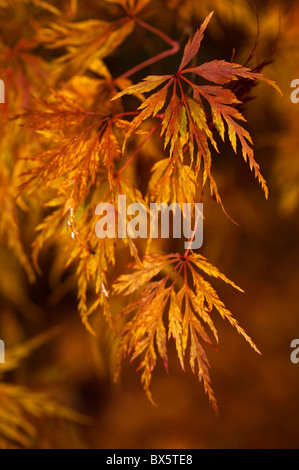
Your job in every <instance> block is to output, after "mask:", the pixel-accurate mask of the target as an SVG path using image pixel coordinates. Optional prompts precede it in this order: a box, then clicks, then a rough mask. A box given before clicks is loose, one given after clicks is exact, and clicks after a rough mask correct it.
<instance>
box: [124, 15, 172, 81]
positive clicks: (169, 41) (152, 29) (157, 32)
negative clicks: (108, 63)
mask: <svg viewBox="0 0 299 470" xmlns="http://www.w3.org/2000/svg"><path fill="white" fill-rule="evenodd" d="M135 21H136V23H137V24H139V26H141V27H142V28H144V29H146V30H148V31H150V32H151V33H153V34H155V35H156V36H159V37H160V38H161V39H163V41H165V42H166V43H167V44H169V45H170V46H171V49H168V50H167V51H164V52H161V53H160V54H158V55H156V56H154V57H151V58H150V59H147V60H145V61H144V62H141V63H140V64H138V65H136V66H135V67H133V68H131V69H130V70H128V71H127V72H125V73H123V74H122V75H120V76H119V77H118V78H117V79H120V78H128V77H130V76H131V75H133V74H134V73H137V72H139V70H142V69H143V68H145V67H149V66H150V65H152V64H155V63H156V62H158V61H160V60H162V59H165V58H166V57H168V56H170V55H173V54H176V53H177V52H178V51H179V49H180V46H179V43H178V42H177V41H174V40H173V39H171V38H170V37H169V36H167V34H165V33H163V32H162V31H160V30H159V29H157V28H155V27H154V26H151V25H149V24H147V23H145V22H144V21H142V20H141V19H140V18H137V17H135ZM117 79H116V80H117Z"/></svg>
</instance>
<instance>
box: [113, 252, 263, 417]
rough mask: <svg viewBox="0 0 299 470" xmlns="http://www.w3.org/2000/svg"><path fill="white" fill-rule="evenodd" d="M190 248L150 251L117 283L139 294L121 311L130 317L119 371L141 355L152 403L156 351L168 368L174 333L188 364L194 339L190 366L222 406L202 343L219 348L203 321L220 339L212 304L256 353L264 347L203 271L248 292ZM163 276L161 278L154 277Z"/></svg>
mask: <svg viewBox="0 0 299 470" xmlns="http://www.w3.org/2000/svg"><path fill="white" fill-rule="evenodd" d="M187 251H188V252H187V253H186V254H185V256H184V257H183V256H181V255H179V254H169V255H158V254H150V255H145V256H144V258H143V259H142V262H141V263H134V264H132V265H131V266H130V267H131V268H132V272H131V273H130V274H122V275H121V276H119V278H118V279H117V280H116V282H115V283H114V292H115V293H116V294H124V295H131V294H133V293H138V298H137V299H136V300H135V301H132V302H131V303H130V304H129V305H127V306H126V307H125V308H124V309H123V311H122V315H129V316H130V317H131V319H130V320H129V321H128V322H127V323H126V324H125V326H124V327H123V329H122V330H121V332H120V336H121V341H120V345H119V351H118V361H117V367H116V378H117V377H118V374H119V372H120V367H121V362H122V361H123V359H124V358H125V357H126V356H130V358H131V361H133V360H134V359H136V358H137V357H141V362H140V366H139V369H142V375H141V381H142V383H143V386H144V390H145V392H146V395H147V396H148V398H149V399H150V400H151V402H153V398H152V395H151V392H150V389H149V386H150V381H151V376H152V371H153V369H154V367H155V365H156V362H157V353H158V354H159V356H160V357H161V358H162V360H163V362H164V365H165V368H166V370H168V358H167V338H168V339H170V337H173V338H174V340H175V343H176V349H177V354H178V358H179V361H180V364H181V367H182V368H183V369H184V368H185V366H184V357H185V354H186V350H187V348H188V344H189V363H190V367H191V370H192V371H193V373H195V372H196V367H197V374H198V378H199V380H203V383H204V388H205V392H206V393H207V394H208V397H209V400H210V402H211V404H212V406H213V408H214V409H215V410H216V411H217V403H216V399H215V396H214V393H213V390H212V386H211V381H210V375H209V368H210V364H209V361H208V358H207V356H206V353H205V351H204V348H203V346H202V344H201V342H202V341H204V342H206V343H208V344H210V345H211V346H213V347H215V345H214V343H213V341H212V339H211V338H210V336H209V334H208V333H207V332H206V329H205V327H204V324H206V325H207V326H208V327H209V329H210V330H211V332H212V334H213V335H214V338H215V341H216V342H218V335H217V331H216V328H215V326H214V322H213V320H212V318H211V312H212V309H213V308H215V309H216V310H217V311H218V312H219V313H220V315H221V317H222V318H223V319H227V320H228V321H229V322H230V324H231V325H232V326H233V327H235V328H236V329H237V331H238V332H239V333H240V334H241V335H242V336H243V337H244V338H245V339H246V341H248V342H249V344H250V345H251V346H252V348H253V349H254V350H255V351H256V352H258V353H259V350H258V349H257V347H256V346H255V344H254V343H253V342H252V340H251V338H250V337H249V336H248V335H247V334H246V333H245V331H244V330H243V328H242V327H241V326H240V325H239V324H238V322H237V320H236V319H234V318H233V316H232V315H231V313H230V311H229V310H227V309H226V308H225V306H224V304H223V302H222V301H221V300H220V299H219V297H218V295H217V292H216V291H215V289H214V288H213V287H212V286H211V284H210V283H209V282H207V281H206V280H205V279H204V278H203V276H202V275H201V274H200V273H199V272H198V270H200V271H203V272H204V273H206V274H207V275H209V276H212V277H214V278H217V279H221V280H222V281H224V282H226V283H227V284H230V285H231V286H233V287H234V288H235V289H238V290H240V291H241V292H243V291H242V289H240V288H239V287H238V286H236V284H234V283H233V282H232V281H230V280H229V279H228V278H227V277H226V276H225V275H224V274H222V273H220V271H219V270H218V269H217V268H215V267H214V266H213V265H212V264H211V263H209V262H208V261H207V260H206V258H204V257H203V256H201V255H199V254H195V253H193V252H191V253H189V250H187ZM187 270H189V271H190V272H191V275H192V281H193V288H191V287H190V286H189V285H188V280H187V279H188V276H187ZM182 271H183V273H184V281H183V287H180V288H178V287H177V284H178V278H179V276H180V273H181V272H182ZM158 276H159V277H160V280H155V279H157V277H158ZM177 289H178V290H177ZM168 305H169V310H168V333H167V331H166V326H165V323H166V321H165V318H164V319H163V317H165V310H166V307H167V306H168ZM153 403H154V402H153Z"/></svg>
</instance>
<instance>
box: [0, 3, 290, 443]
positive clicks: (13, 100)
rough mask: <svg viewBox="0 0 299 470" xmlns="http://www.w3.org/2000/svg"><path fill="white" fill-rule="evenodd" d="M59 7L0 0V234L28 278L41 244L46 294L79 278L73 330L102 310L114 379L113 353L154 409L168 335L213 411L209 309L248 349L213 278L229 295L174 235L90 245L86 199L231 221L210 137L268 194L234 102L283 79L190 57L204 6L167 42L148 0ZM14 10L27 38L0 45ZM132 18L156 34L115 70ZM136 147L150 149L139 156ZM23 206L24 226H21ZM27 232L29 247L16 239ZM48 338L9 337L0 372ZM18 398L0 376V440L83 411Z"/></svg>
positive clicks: (95, 325)
mask: <svg viewBox="0 0 299 470" xmlns="http://www.w3.org/2000/svg"><path fill="white" fill-rule="evenodd" d="M12 3H13V6H12ZM53 3H55V2H53ZM58 3H59V2H57V5H56V3H55V6H54V4H50V3H48V2H45V1H38V0H32V1H27V2H25V1H18V2H9V1H1V0H0V8H1V19H0V23H1V24H2V23H3V32H1V35H2V36H3V41H2V42H1V45H0V53H1V57H0V71H1V78H2V79H3V80H4V82H5V83H6V84H7V89H6V102H5V104H2V105H0V106H1V108H0V109H1V115H0V120H1V132H2V137H1V143H0V146H1V148H0V150H1V154H0V155H1V156H0V158H1V167H0V181H1V187H0V191H1V201H2V211H1V218H0V235H1V237H2V238H3V240H4V241H5V243H6V244H7V246H8V247H9V249H10V250H11V251H12V252H14V254H15V256H16V258H17V260H18V262H19V263H20V265H21V266H22V267H23V269H24V271H25V272H26V275H27V277H28V280H29V281H30V282H31V283H34V282H36V281H37V279H38V278H39V277H40V276H43V266H42V263H41V262H40V259H43V256H45V252H47V250H52V253H53V254H54V257H53V272H54V278H55V279H56V284H57V286H59V287H57V289H58V291H59V294H58V297H63V296H64V295H66V294H67V292H69V291H71V290H72V289H74V286H76V292H77V307H78V312H79V315H80V317H81V320H82V323H83V325H84V326H82V328H84V327H85V328H86V329H87V331H88V333H89V334H90V335H91V336H95V337H99V341H101V338H100V334H101V332H100V329H99V318H102V317H104V318H105V328H106V329H107V330H109V331H110V333H109V334H111V337H112V338H113V346H111V351H113V354H114V356H113V363H114V374H115V379H117V378H118V376H119V374H120V373H121V365H122V363H123V361H125V360H126V359H127V358H130V360H131V361H134V360H135V359H136V360H138V364H139V370H140V371H141V381H142V384H143V387H144V390H145V393H146V395H147V396H148V398H149V399H150V401H152V402H153V403H154V402H155V399H154V397H152V394H151V391H150V384H151V379H152V375H153V371H154V369H155V366H156V364H157V362H158V361H159V360H160V359H161V361H162V363H163V364H164V366H165V368H166V370H168V345H169V343H170V342H174V344H175V348H176V352H177V356H178V361H179V363H180V366H181V368H182V369H183V370H185V368H186V367H188V365H189V366H190V368H191V370H192V372H193V373H194V374H196V375H197V376H198V378H199V380H200V381H202V382H203V385H204V389H205V391H206V393H207V395H208V397H209V400H210V402H211V404H212V406H213V408H214V409H215V410H216V411H217V402H216V399H215V395H214V392H213V389H212V385H211V380H210V373H209V369H210V364H209V360H208V348H209V347H213V348H215V349H217V343H218V333H217V330H216V327H215V322H214V317H215V315H216V313H217V312H218V314H220V316H221V318H222V319H224V320H227V321H228V322H229V323H230V324H231V325H232V326H233V327H234V328H235V329H236V331H237V332H238V333H240V334H241V335H242V336H243V337H244V338H245V340H246V341H248V343H249V344H250V345H251V346H252V348H253V349H254V350H255V351H256V352H258V353H259V350H258V348H257V347H256V345H255V344H254V342H253V341H252V339H251V338H250V337H249V336H248V334H247V333H246V332H245V331H244V329H243V328H242V327H241V326H240V324H239V321H237V320H236V319H235V317H234V316H233V315H232V313H231V312H230V310H228V308H227V307H226V306H225V305H224V303H223V301H222V300H221V299H220V298H219V296H218V294H217V291H216V289H215V287H213V285H212V284H211V283H210V281H211V282H212V283H213V280H214V279H219V280H221V281H223V282H224V283H226V284H228V285H230V286H232V287H234V288H236V289H238V290H239V291H241V292H242V289H241V288H240V287H238V286H237V285H236V284H235V283H234V282H232V281H231V280H229V279H228V278H227V277H226V276H225V275H224V274H222V273H221V272H220V270H219V269H218V268H216V267H215V266H214V265H213V264H212V263H211V262H210V261H209V260H207V259H206V258H205V257H204V256H202V255H201V254H200V253H199V252H195V251H193V250H192V249H191V248H188V249H186V250H183V249H182V245H181V244H180V243H178V242H177V243H176V244H171V243H169V246H167V245H165V243H161V244H159V243H157V242H155V241H153V240H151V239H148V240H147V241H146V242H145V243H143V242H142V241H141V240H138V239H133V238H130V237H129V236H127V237H126V238H123V239H111V238H104V239H99V238H98V237H97V236H96V234H95V225H96V222H97V220H98V217H97V216H96V213H95V209H96V206H97V204H99V203H100V202H109V203H111V204H112V205H113V206H114V207H115V209H116V210H117V198H118V196H119V195H126V197H127V204H128V205H129V204H131V203H134V202H142V203H143V204H144V205H145V206H146V207H147V208H149V204H150V203H151V202H156V203H159V204H160V203H162V202H164V203H169V204H170V203H173V202H178V203H179V204H180V205H183V203H185V202H189V203H192V204H194V203H195V202H203V203H205V200H206V198H210V197H211V198H212V199H214V200H216V201H217V203H218V204H219V206H220V207H221V208H222V210H223V211H224V213H225V214H226V215H227V216H228V217H229V219H230V215H229V214H228V213H227V211H226V209H225V200H224V199H223V198H222V197H221V194H220V191H219V190H218V187H217V178H216V177H215V175H214V172H213V162H214V159H217V158H218V154H221V148H222V147H223V145H225V146H227V147H229V146H230V147H231V148H232V150H233V152H234V153H236V154H237V155H238V156H240V157H241V158H243V159H244V160H245V162H247V164H248V165H249V168H250V170H252V173H253V176H254V177H255V178H256V180H257V181H258V182H259V184H260V186H261V188H262V190H263V192H264V195H265V197H266V198H267V197H268V187H267V183H266V181H265V179H264V177H263V176H262V173H261V169H260V165H259V163H258V162H257V161H256V160H255V157H254V152H253V140H254V138H253V139H252V137H251V135H250V133H249V131H248V129H247V124H246V118H245V117H244V112H243V110H244V106H243V105H244V103H245V104H246V102H247V100H248V99H249V97H250V93H251V91H252V88H253V86H255V85H256V84H257V83H258V82H260V81H262V82H265V84H264V83H263V84H260V85H259V86H260V87H264V86H266V85H270V86H271V87H272V88H273V93H274V92H275V90H276V91H278V92H279V93H281V92H280V89H279V87H278V86H277V84H276V83H275V82H274V81H272V80H270V79H268V78H266V75H264V74H263V73H262V72H261V70H262V68H263V67H264V65H265V63H266V62H265V63H264V62H259V63H258V64H256V65H255V66H251V64H250V63H246V64H243V65H242V64H238V63H236V62H235V60H234V58H233V56H232V58H227V57H226V58H220V59H214V58H209V59H210V60H203V59H202V58H203V57H205V53H202V50H205V44H207V43H208V41H209V38H208V37H207V36H205V35H206V34H207V33H208V30H209V27H210V25H211V24H212V23H213V21H214V17H213V12H211V13H209V14H208V16H206V18H205V19H204V17H203V16H202V24H201V25H200V24H198V27H197V29H195V30H194V31H192V34H191V32H190V28H189V29H188V28H185V29H184V27H183V25H184V22H182V26H181V28H182V29H181V38H180V39H178V40H177V38H175V39H173V38H170V37H169V36H168V35H167V34H166V33H165V32H164V31H162V30H161V29H159V28H157V27H156V26H155V25H154V22H153V24H152V23H151V15H149V13H151V8H152V6H153V3H155V2H152V1H151V0H102V1H101V2H95V3H97V6H95V12H96V14H95V15H94V16H89V17H88V16H87V15H88V13H89V12H88V10H87V11H86V12H85V13H86V14H82V15H81V16H80V9H79V7H78V5H77V2H76V1H71V2H67V1H65V2H62V3H63V8H60V4H58ZM60 3H61V2H60ZM172 3H173V2H172ZM17 4H18V8H20V10H19V16H18V21H19V22H20V23H22V24H23V23H24V24H25V23H26V21H27V20H26V17H27V18H28V17H29V18H30V21H29V24H27V23H26V26H24V31H25V32H26V34H24V37H22V38H21V37H18V32H17V31H15V32H14V33H15V37H14V38H13V40H10V39H9V35H8V33H7V32H6V30H5V26H4V22H5V18H6V15H7V17H9V15H11V14H12V13H11V12H13V11H14V9H15V8H17V6H16V5H17ZM169 4H171V2H169ZM177 11H179V10H177ZM216 13H217V12H216ZM76 15H78V17H76ZM147 17H149V20H148V21H147ZM136 28H139V29H140V30H142V31H143V33H144V34H145V35H146V37H147V38H148V40H149V41H150V38H154V39H155V41H156V40H158V44H160V47H161V50H160V51H159V50H157V51H156V52H153V53H152V55H150V54H149V53H148V51H146V53H145V55H146V57H143V54H142V52H143V51H142V48H143V45H142V44H140V51H141V53H140V55H139V58H140V57H142V59H141V60H140V61H138V57H136V59H135V57H133V58H132V57H131V58H129V59H128V62H129V63H130V64H131V63H132V62H133V64H132V66H131V68H128V69H127V70H124V69H123V65H124V64H123V61H120V64H118V57H121V56H122V55H127V56H128V55H129V54H130V44H132V43H131V42H130V41H131V40H132V38H134V34H135V31H136ZM188 36H189V37H188ZM133 40H134V39H133ZM6 41H7V42H6ZM156 44H157V43H156V42H154V46H152V47H151V48H150V49H151V50H154V49H155V47H156ZM164 44H165V46H164ZM165 47H166V50H165ZM248 53H249V54H250V51H248ZM253 56H254V52H253V54H252V55H251V56H250V60H252V58H253ZM169 58H172V61H171V62H169ZM173 67H175V70H174V69H173ZM149 70H150V72H149ZM156 70H157V72H156ZM161 71H162V74H160V73H161ZM136 77H137V78H136ZM147 145H151V146H152V149H153V152H152V153H153V154H154V158H152V159H149V158H147V159H146V153H143V149H144V148H145V147H146V146H147ZM221 165H225V161H223V160H222V161H221ZM141 174H142V178H141V177H140V175H141ZM252 184H254V179H253V181H252ZM20 214H27V217H28V218H29V220H30V222H29V225H28V227H27V228H28V232H27V229H25V236H24V234H23V227H22V223H23V222H22V220H24V217H23V216H22V215H20ZM128 220H129V219H128ZM116 222H117V221H116ZM197 223H198V220H193V225H196V224H197ZM230 223H234V222H233V221H231V220H230ZM33 233H34V237H33V235H32V234H33ZM28 240H29V241H30V244H31V249H30V252H28V250H26V249H25V247H24V245H26V243H27V244H28ZM204 243H208V241H205V242H204ZM169 247H171V251H170V249H169ZM62 279H63V280H62ZM218 285H219V284H218ZM240 323H242V319H240ZM101 328H102V327H101ZM52 334H53V333H52V332H51V331H50V332H49V333H43V334H42V336H38V337H37V339H36V340H31V342H30V341H29V342H28V343H25V344H23V345H19V346H16V347H17V349H16V350H15V352H13V351H12V353H11V354H10V352H9V350H8V353H7V362H6V364H4V365H2V364H1V366H0V373H1V378H2V376H3V375H4V374H5V373H6V371H8V370H11V369H13V368H15V367H17V366H18V364H19V362H20V361H21V360H22V359H23V358H25V357H27V356H28V355H29V353H30V352H31V351H32V350H34V349H35V348H36V347H38V346H39V344H42V343H43V342H44V341H50V339H51V337H52ZM53 335H54V336H55V335H56V333H55V332H54V334H53ZM3 339H5V338H3ZM206 346H207V351H206ZM18 348H19V349H18ZM114 348H115V353H114ZM13 387H15V388H13ZM26 393H29V391H28V390H26V391H25V389H21V388H19V386H17V385H16V386H14V385H12V384H11V385H7V384H5V383H4V382H3V383H2V382H1V383H0V395H3V396H4V399H3V400H1V403H0V413H1V415H2V421H1V420H0V436H1V438H0V440H1V442H0V443H1V445H2V446H4V447H5V446H7V445H8V444H7V442H9V441H10V440H12V441H13V442H14V443H15V444H17V445H20V446H27V445H28V446H30V436H31V433H32V432H33V431H32V430H31V428H30V425H29V424H26V423H27V421H26V419H25V415H26V413H29V414H31V415H34V416H39V415H42V414H43V413H44V414H46V415H47V414H49V415H54V416H56V415H57V416H58V418H59V417H62V418H63V419H67V420H74V421H79V422H82V421H83V422H85V421H86V418H85V417H83V416H82V415H80V414H79V413H78V414H77V413H76V412H73V411H71V410H69V409H68V408H63V407H61V405H58V404H57V403H56V404H55V403H54V404H53V403H52V401H51V400H50V399H49V400H50V401H47V400H46V399H45V400H46V401H43V399H44V397H43V396H40V395H36V396H35V395H32V397H33V398H32V400H33V401H32V406H31V405H30V406H29V405H28V403H27V402H26V399H27V398H26ZM30 396H31V395H30ZM13 399H15V403H14V402H13ZM29 399H31V398H29ZM7 409H13V410H15V412H17V413H18V415H17V416H18V419H19V420H21V423H22V424H18V425H17V424H16V423H13V422H12V420H11V417H9V416H8V415H7V416H6V417H4V420H3V416H4V415H5V414H8V413H7ZM23 414H24V416H23ZM3 423H4V424H3ZM20 428H21V429H20Z"/></svg>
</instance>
